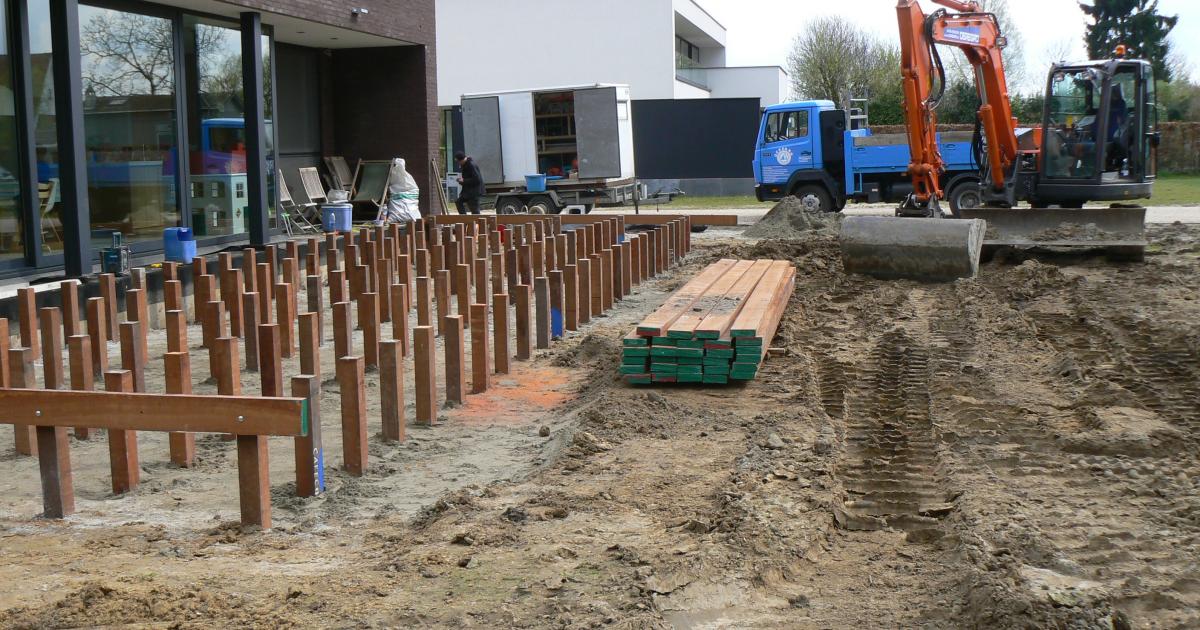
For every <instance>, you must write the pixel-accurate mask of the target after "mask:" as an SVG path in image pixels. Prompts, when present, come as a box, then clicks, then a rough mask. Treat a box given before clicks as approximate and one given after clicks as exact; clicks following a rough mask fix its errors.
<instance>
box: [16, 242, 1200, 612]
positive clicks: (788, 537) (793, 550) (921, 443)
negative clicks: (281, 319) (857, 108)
mask: <svg viewBox="0 0 1200 630" xmlns="http://www.w3.org/2000/svg"><path fill="white" fill-rule="evenodd" d="M1151 235H1152V239H1153V245H1152V247H1151V250H1150V252H1149V255H1148V257H1147V261H1146V262H1145V263H1144V264H1122V265H1113V264H1108V263H1106V262H1105V261H1104V259H1103V258H1102V257H1093V258H1087V257H1074V258H1062V257H1054V258H1047V257H1038V258H1033V257H1030V256H1027V255H1018V254H1016V253H1009V254H1003V255H1000V256H998V257H996V258H995V259H994V260H992V261H991V262H989V263H987V264H985V265H984V266H983V268H982V270H981V273H980V276H979V277H978V278H977V279H974V280H964V281H959V282H955V283H948V284H919V283H914V282H906V281H899V282H896V281H893V282H882V281H877V280H872V279H867V278H862V277H848V276H846V275H845V274H843V273H842V271H841V263H840V259H839V257H838V255H837V248H836V243H835V241H834V240H832V238H831V236H829V235H828V234H822V233H814V234H812V235H811V236H810V237H809V238H805V239H801V240H796V241H753V240H750V239H746V238H744V237H743V236H742V235H741V233H740V230H736V229H711V230H709V231H707V232H705V233H703V234H697V235H695V238H694V243H695V245H696V248H695V250H694V251H693V253H692V254H691V255H690V256H689V257H688V259H687V260H686V261H685V263H684V264H683V265H682V266H681V267H680V268H677V269H676V270H673V271H672V272H670V273H668V274H666V275H664V276H660V277H659V278H656V279H654V280H653V281H651V282H649V283H647V284H645V285H643V286H642V287H641V288H639V289H638V291H637V292H636V293H635V294H634V295H633V296H631V297H630V298H627V299H626V300H625V301H623V302H622V303H620V304H619V305H618V306H617V307H616V308H615V309H614V310H612V311H610V313H609V314H608V315H607V316H606V317H602V318H599V319H597V320H594V321H593V323H591V324H589V325H588V326H587V327H585V328H584V329H583V330H582V331H580V332H579V333H575V334H572V335H570V336H569V337H568V338H567V339H564V340H563V341H561V342H558V343H556V344H555V345H554V346H553V347H552V348H551V349H550V350H549V351H544V352H542V353H539V354H538V355H537V356H536V357H535V359H534V360H533V361H531V362H528V363H514V365H515V366H516V368H515V369H514V372H513V373H512V374H511V375H509V376H507V377H502V378H501V379H500V386H499V387H498V388H497V389H496V390H495V391H493V392H490V393H488V394H486V395H483V396H473V397H470V400H469V401H468V402H467V404H466V405H464V406H462V407H458V408H454V409H446V410H444V411H443V413H442V420H443V422H442V423H441V424H440V425H439V426H436V427H433V428H419V427H416V426H413V425H411V424H410V425H409V426H408V427H407V428H408V439H407V441H406V442H404V443H401V444H384V443H383V442H382V440H381V438H380V436H379V435H378V432H379V426H378V417H377V415H374V414H376V413H377V411H375V410H376V409H377V407H376V405H377V398H376V396H375V389H370V390H369V396H370V402H371V408H372V410H373V412H372V418H371V426H372V439H371V458H372V460H371V461H372V463H371V466H370V469H369V470H368V473H367V474H366V475H365V476H364V477H362V478H352V477H349V476H347V475H345V474H344V473H341V472H338V471H337V470H336V467H337V466H338V464H339V463H340V461H341V458H340V448H341V445H340V441H339V433H340V431H339V419H338V402H337V395H336V390H335V387H336V386H335V384H334V383H327V390H326V392H325V396H324V398H323V401H322V408H321V412H322V423H323V429H324V431H325V440H326V450H327V461H328V462H329V463H330V465H331V469H330V472H329V478H330V488H329V491H328V492H327V493H326V494H325V495H324V496H322V497H319V498H315V499H297V498H294V497H291V496H290V494H291V492H292V490H293V487H292V484H291V475H292V468H291V444H290V442H288V441H287V440H273V441H272V446H271V457H272V468H271V474H272V486H273V495H274V499H275V501H274V505H275V527H274V528H273V529H272V530H270V531H266V532H263V531H243V530H242V529H241V528H240V527H238V525H237V523H236V521H237V497H236V492H235V487H236V481H235V479H236V477H235V474H236V473H235V470H234V468H233V463H234V461H235V458H234V455H233V452H232V451H233V448H232V445H231V444H230V443H228V442H221V441H220V440H219V439H218V438H216V437H208V438H204V439H203V440H202V441H201V446H200V449H199V450H200V454H201V455H200V464H199V465H198V466H197V467H196V468H195V469H192V470H179V469H176V468H174V467H172V466H170V465H169V464H168V463H167V457H166V452H167V449H166V440H165V437H164V436H157V435H151V434H146V435H143V436H141V438H140V444H141V448H142V462H143V479H144V481H143V483H142V486H141V487H140V488H139V489H138V490H137V491H135V492H133V493H130V494H128V495H124V496H120V497H115V496H113V495H112V494H111V492H109V490H108V475H107V468H106V461H107V457H106V454H107V452H106V446H105V444H104V438H103V436H101V437H99V438H93V440H91V441H89V442H86V443H82V442H73V446H72V458H73V461H74V463H75V465H76V471H77V472H76V486H77V492H78V495H79V513H78V514H76V515H75V516H72V517H71V518H69V519H67V520H66V521H63V522H54V521H46V520H42V519H39V518H37V517H36V515H37V513H38V512H39V511H40V501H39V495H38V484H37V468H36V462H35V461H34V460H32V459H29V458H18V457H16V455H15V453H14V452H13V450H12V446H11V441H8V438H6V439H5V443H4V445H3V447H0V479H3V481H2V482H0V487H3V489H4V492H2V493H0V554H2V556H3V557H4V559H5V562H4V563H3V564H2V565H0V585H3V586H0V627H29V628H35V627H36V628H41V627H77V626H94V625H113V626H117V625H129V626H133V627H188V628H190V627H195V628H200V627H211V626H213V625H217V624H220V625H224V626H227V627H250V626H256V627H288V626H296V627H317V626H320V627H423V626H433V627H479V628H495V627H537V628H588V627H604V626H611V627H617V628H670V627H674V628H747V627H757V628H783V627H786V628H809V627H812V628H841V627H864V628H892V627H916V626H922V627H935V628H941V627H946V628H977V627H994V628H1035V627H1036V628H1041V627H1061V628H1187V627H1196V626H1197V625H1198V624H1200V577H1198V576H1200V487H1198V484H1200V455H1198V451H1197V446H1198V444H1200V406H1198V405H1197V404H1196V400H1197V399H1198V394H1200V381H1198V377H1200V325H1198V324H1197V323H1196V322H1197V321H1200V318H1198V316H1200V301H1198V296H1200V292H1198V289H1200V275H1197V271H1200V228H1196V227H1192V226H1186V225H1178V226H1172V225H1168V226H1155V227H1153V228H1151ZM722 256H741V257H775V258H784V259H790V260H792V261H794V262H795V264H796V265H797V267H798V269H799V271H800V273H799V277H798V280H797V285H796V289H795V293H794V295H793V297H792V303H791V306H790V307H789V310H788V312H787V314H786V317H785V320H784V322H783V325H782V327H781V331H780V333H779V335H778V336H777V338H776V340H775V342H774V343H773V344H772V345H773V346H775V347H777V348H779V349H780V350H779V352H778V353H776V354H775V356H772V358H770V359H768V361H767V362H766V364H765V365H764V367H763V369H762V370H761V371H760V374H759V378H758V379H757V380H755V381H753V382H750V383H748V384H746V385H744V386H731V387H715V388H714V387H710V388H701V387H675V388H669V389H667V388H661V389H648V388H631V387H627V386H624V385H623V384H621V382H620V381H619V379H618V377H617V370H616V366H617V364H618V363H619V347H620V337H621V336H623V335H624V334H625V333H627V332H628V330H629V328H630V327H631V326H632V325H633V324H634V323H635V322H636V321H639V320H640V319H641V317H643V316H644V315H645V314H646V313H647V312H649V311H650V310H652V309H653V308H654V307H655V306H657V305H658V304H659V303H661V302H662V300H663V299H665V297H666V296H667V295H668V294H669V292H670V291H671V290H673V289H675V288H677V287H678V286H679V285H680V284H682V282H683V281H684V280H685V279H686V278H687V277H688V276H689V275H690V274H693V273H695V272H696V271H697V270H698V269H700V268H701V267H703V266H704V265H705V264H707V263H709V262H711V261H713V260H715V259H716V258H718V257H722ZM193 339H198V332H196V331H193ZM161 343H162V340H161V339H156V345H161ZM110 352H111V354H112V356H114V357H115V356H116V352H115V349H110ZM193 352H194V354H193V369H194V375H195V380H196V381H199V380H200V379H201V378H203V377H204V376H207V367H206V366H207V364H206V362H205V358H204V353H203V352H202V351H199V350H194V351H193ZM328 352H329V351H328V349H327V353H328ZM153 363H155V364H156V365H157V366H159V367H158V368H156V372H155V373H154V374H155V375H159V374H160V371H157V370H160V367H161V362H158V361H154V362H153ZM323 365H324V366H326V370H327V374H326V378H328V377H329V375H330V374H331V372H329V369H330V368H329V367H328V366H330V365H331V364H330V362H329V356H328V355H327V356H326V357H325V361H324V363H323ZM287 369H288V373H289V374H290V373H294V372H295V371H296V369H297V365H296V364H294V363H292V364H289V366H288V368H287ZM160 378H161V376H152V378H151V382H155V383H157V382H159V381H158V379H160ZM370 380H371V378H370V375H368V381H370ZM243 382H244V383H245V384H246V386H247V387H246V389H247V391H253V389H254V388H253V385H254V384H255V383H256V382H257V378H256V376H255V375H253V374H252V373H246V374H243ZM199 387H209V388H210V389H211V385H205V386H200V385H198V388H199ZM409 396H410V399H409V400H410V403H411V390H410V394H409ZM409 411H410V414H409V417H410V418H411V415H412V414H411V404H410V409H409ZM542 426H545V427H547V428H548V429H549V436H548V437H540V436H539V428H541V427H542Z"/></svg>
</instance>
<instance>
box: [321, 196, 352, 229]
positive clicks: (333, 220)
mask: <svg viewBox="0 0 1200 630" xmlns="http://www.w3.org/2000/svg"><path fill="white" fill-rule="evenodd" d="M353 218H354V206H352V205H350V204H348V203H327V204H323V205H322V206H321V228H322V229H324V230H325V231H326V232H349V231H350V230H351V229H352V219H353Z"/></svg>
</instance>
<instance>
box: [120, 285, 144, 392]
mask: <svg viewBox="0 0 1200 630" xmlns="http://www.w3.org/2000/svg"><path fill="white" fill-rule="evenodd" d="M149 312H150V311H149V309H148V308H147V307H146V290H145V289H130V290H128V291H126V292H125V321H126V322H137V323H139V324H141V326H139V327H138V332H139V333H140V334H141V335H142V340H141V348H142V362H143V363H146V362H148V361H149V360H150V315H149ZM134 382H135V383H136V382H137V377H136V376H135V377H134ZM138 391H141V390H138Z"/></svg>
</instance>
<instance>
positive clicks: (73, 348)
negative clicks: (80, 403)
mask: <svg viewBox="0 0 1200 630" xmlns="http://www.w3.org/2000/svg"><path fill="white" fill-rule="evenodd" d="M91 354H92V343H91V338H90V337H88V336H87V335H85V334H81V335H71V336H70V337H67V357H68V358H69V360H70V366H71V370H70V371H71V389H75V390H83V391H91V390H92V389H94V388H95V381H94V379H93V378H92V376H93V375H92V366H91V359H92V357H91ZM47 389H48V388H47ZM91 434H92V431H91V429H90V428H88V427H75V438H76V439H79V440H86V439H88V438H89V437H91Z"/></svg>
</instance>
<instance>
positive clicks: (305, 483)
mask: <svg viewBox="0 0 1200 630" xmlns="http://www.w3.org/2000/svg"><path fill="white" fill-rule="evenodd" d="M292 397H293V398H303V399H305V400H307V401H308V435H305V436H298V437H296V496H298V497H315V496H317V495H318V494H321V493H322V492H325V447H324V445H323V444H322V443H321V379H320V377H318V376H316V375H314V374H301V375H299V376H293V377H292Z"/></svg>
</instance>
